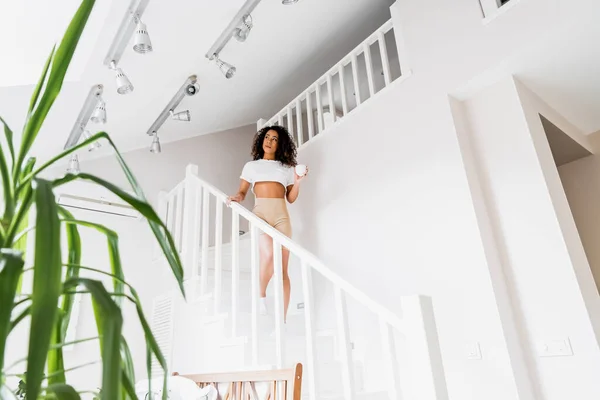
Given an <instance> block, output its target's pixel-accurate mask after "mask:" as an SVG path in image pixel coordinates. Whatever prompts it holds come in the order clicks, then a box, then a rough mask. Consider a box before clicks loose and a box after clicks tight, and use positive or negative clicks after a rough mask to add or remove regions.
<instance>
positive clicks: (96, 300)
mask: <svg viewBox="0 0 600 400" xmlns="http://www.w3.org/2000/svg"><path fill="white" fill-rule="evenodd" d="M79 285H82V286H85V287H86V288H87V290H88V291H89V292H90V293H91V295H92V304H93V308H94V316H95V318H96V325H97V328H98V333H99V335H100V353H101V354H102V400H115V399H118V398H119V394H120V388H121V378H122V374H121V357H120V343H121V337H122V336H121V334H122V329H123V316H122V314H121V309H120V308H119V306H117V304H116V303H115V302H114V301H113V299H112V298H111V296H110V294H109V293H108V292H107V291H106V289H105V288H104V285H102V283H101V282H99V281H95V280H92V279H87V278H72V279H69V280H68V281H66V282H65V284H64V287H63V291H65V292H68V291H69V290H70V289H75V288H77V286H79Z"/></svg>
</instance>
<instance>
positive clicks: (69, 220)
mask: <svg viewBox="0 0 600 400" xmlns="http://www.w3.org/2000/svg"><path fill="white" fill-rule="evenodd" d="M60 210H61V211H60V212H61V213H63V215H65V218H64V219H63V221H64V222H65V223H66V224H67V226H77V225H79V226H84V227H87V228H92V229H95V230H97V231H98V232H100V233H102V234H104V235H105V236H106V239H107V242H108V255H109V258H110V266H111V271H112V273H113V275H114V276H115V277H116V278H118V279H113V284H114V290H115V293H120V294H122V293H125V289H124V285H123V282H124V279H125V276H124V274H123V267H122V265H121V255H120V252H119V236H118V235H117V233H116V232H115V231H113V230H111V229H108V228H107V227H105V226H103V225H100V224H96V223H93V222H88V221H80V220H76V219H74V218H73V216H72V215H71V214H70V213H69V212H68V211H67V210H66V209H64V208H62V207H61V209H60ZM79 260H80V258H79V259H77V260H69V264H74V265H78V264H79ZM116 301H117V304H118V305H119V306H120V305H121V299H120V298H119V299H117V300H116Z"/></svg>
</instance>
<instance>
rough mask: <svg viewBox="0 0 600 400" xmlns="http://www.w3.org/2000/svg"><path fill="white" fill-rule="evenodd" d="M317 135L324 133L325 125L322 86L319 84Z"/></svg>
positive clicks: (317, 93)
mask: <svg viewBox="0 0 600 400" xmlns="http://www.w3.org/2000/svg"><path fill="white" fill-rule="evenodd" d="M316 95H317V126H318V129H317V133H321V132H323V129H325V128H324V123H323V99H322V98H321V84H320V83H319V82H317V90H316Z"/></svg>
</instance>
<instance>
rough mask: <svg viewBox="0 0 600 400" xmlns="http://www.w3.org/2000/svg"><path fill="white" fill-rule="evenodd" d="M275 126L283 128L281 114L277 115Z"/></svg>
mask: <svg viewBox="0 0 600 400" xmlns="http://www.w3.org/2000/svg"><path fill="white" fill-rule="evenodd" d="M277 125H279V126H283V116H282V115H281V114H279V115H277Z"/></svg>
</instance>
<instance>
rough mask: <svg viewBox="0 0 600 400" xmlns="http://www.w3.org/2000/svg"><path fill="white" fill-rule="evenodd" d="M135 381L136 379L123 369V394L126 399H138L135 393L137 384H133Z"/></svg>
mask: <svg viewBox="0 0 600 400" xmlns="http://www.w3.org/2000/svg"><path fill="white" fill-rule="evenodd" d="M133 382H135V380H134V379H133V378H130V377H129V376H127V373H125V371H123V392H124V393H125V395H124V396H123V399H124V400H127V399H130V400H138V397H137V395H136V394H135V386H133Z"/></svg>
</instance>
